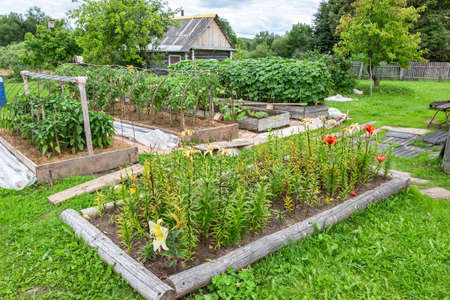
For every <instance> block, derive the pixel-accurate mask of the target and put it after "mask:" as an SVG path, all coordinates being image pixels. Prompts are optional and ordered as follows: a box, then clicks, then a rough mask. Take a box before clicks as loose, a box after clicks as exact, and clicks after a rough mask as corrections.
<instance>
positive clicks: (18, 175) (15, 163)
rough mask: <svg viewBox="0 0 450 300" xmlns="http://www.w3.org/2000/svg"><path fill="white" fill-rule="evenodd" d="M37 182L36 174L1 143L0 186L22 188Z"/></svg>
mask: <svg viewBox="0 0 450 300" xmlns="http://www.w3.org/2000/svg"><path fill="white" fill-rule="evenodd" d="M35 182H36V176H35V175H34V173H33V172H31V171H30V170H29V169H28V168H27V167H26V166H25V165H24V164H22V163H21V162H20V161H19V160H18V159H17V158H16V157H15V156H14V155H12V154H11V153H10V152H9V151H8V150H7V149H6V148H5V147H3V145H2V144H0V188H5V189H10V190H22V189H23V188H25V187H26V186H29V185H31V184H33V183H35Z"/></svg>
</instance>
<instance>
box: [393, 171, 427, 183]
mask: <svg viewBox="0 0 450 300" xmlns="http://www.w3.org/2000/svg"><path fill="white" fill-rule="evenodd" d="M391 174H392V176H395V177H403V178H409V179H411V182H413V183H428V182H430V181H429V180H427V179H422V178H415V177H412V176H411V173H409V172H403V171H399V170H391Z"/></svg>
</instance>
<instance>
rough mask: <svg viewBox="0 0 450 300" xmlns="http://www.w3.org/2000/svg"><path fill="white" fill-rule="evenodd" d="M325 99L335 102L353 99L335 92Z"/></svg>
mask: <svg viewBox="0 0 450 300" xmlns="http://www.w3.org/2000/svg"><path fill="white" fill-rule="evenodd" d="M325 100H327V101H335V102H349V101H353V99H352V98H347V97H344V96H342V95H340V94H337V95H335V96H331V97H328V98H325Z"/></svg>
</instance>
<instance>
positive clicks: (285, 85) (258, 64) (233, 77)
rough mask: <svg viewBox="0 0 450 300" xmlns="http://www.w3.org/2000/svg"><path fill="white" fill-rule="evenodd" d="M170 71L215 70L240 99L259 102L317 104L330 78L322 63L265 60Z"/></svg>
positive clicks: (185, 64)
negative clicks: (236, 92)
mask: <svg viewBox="0 0 450 300" xmlns="http://www.w3.org/2000/svg"><path fill="white" fill-rule="evenodd" d="M170 68H171V69H172V70H184V71H187V72H190V73H195V71H198V70H215V71H217V72H219V73H220V74H222V75H223V76H224V77H225V79H226V80H227V82H228V83H229V84H230V85H231V87H232V89H233V90H237V91H238V93H239V96H242V97H244V98H248V99H250V100H252V101H261V102H265V101H267V102H274V101H275V102H307V103H308V104H310V105H312V104H314V103H320V102H322V101H323V99H324V98H325V97H327V96H328V94H329V92H330V87H331V83H332V81H331V77H330V74H329V72H328V70H327V67H326V65H325V64H324V63H323V62H321V61H314V62H313V61H306V60H305V61H298V60H295V59H283V58H277V57H267V58H264V59H244V60H239V61H230V60H225V61H222V62H217V61H215V60H199V61H195V62H193V61H189V60H185V61H181V62H179V63H177V64H175V65H172V66H170Z"/></svg>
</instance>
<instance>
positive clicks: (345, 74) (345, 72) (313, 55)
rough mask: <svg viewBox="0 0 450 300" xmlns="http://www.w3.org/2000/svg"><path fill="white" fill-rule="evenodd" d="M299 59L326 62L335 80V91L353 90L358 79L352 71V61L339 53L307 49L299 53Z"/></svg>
mask: <svg viewBox="0 0 450 300" xmlns="http://www.w3.org/2000/svg"><path fill="white" fill-rule="evenodd" d="M297 58H298V59H306V60H310V61H321V62H323V63H325V65H326V66H327V68H328V72H330V75H331V79H332V80H333V91H334V92H341V93H346V92H351V91H352V90H353V88H354V87H355V84H356V80H355V78H354V77H353V76H352V74H351V73H350V68H351V66H352V61H351V60H350V59H347V58H344V57H342V56H340V55H338V54H322V53H320V52H318V51H307V52H303V53H299V54H298V55H297Z"/></svg>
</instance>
